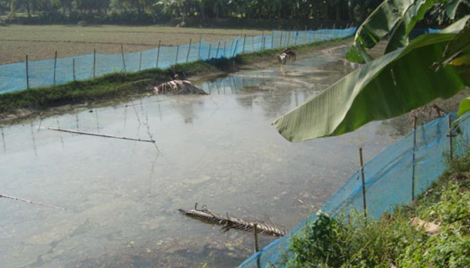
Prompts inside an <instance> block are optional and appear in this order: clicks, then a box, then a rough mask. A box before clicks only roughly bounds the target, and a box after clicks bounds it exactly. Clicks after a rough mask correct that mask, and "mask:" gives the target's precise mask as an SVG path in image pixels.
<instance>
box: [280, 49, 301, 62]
mask: <svg viewBox="0 0 470 268" xmlns="http://www.w3.org/2000/svg"><path fill="white" fill-rule="evenodd" d="M277 59H278V61H279V63H280V64H287V63H288V62H295V61H296V60H297V54H296V53H295V51H294V50H293V49H292V48H290V47H288V48H286V49H284V50H283V51H281V53H279V54H278V55H277Z"/></svg>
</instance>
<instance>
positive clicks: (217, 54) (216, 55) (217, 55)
mask: <svg viewBox="0 0 470 268" xmlns="http://www.w3.org/2000/svg"><path fill="white" fill-rule="evenodd" d="M219 49H220V41H219V44H218V45H217V53H216V54H215V58H216V59H218V58H219Z"/></svg>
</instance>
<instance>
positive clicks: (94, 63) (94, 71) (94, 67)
mask: <svg viewBox="0 0 470 268" xmlns="http://www.w3.org/2000/svg"><path fill="white" fill-rule="evenodd" d="M95 76H96V49H93V78H95Z"/></svg>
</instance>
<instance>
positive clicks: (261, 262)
mask: <svg viewBox="0 0 470 268" xmlns="http://www.w3.org/2000/svg"><path fill="white" fill-rule="evenodd" d="M455 118H456V115H455V113H454V114H449V115H447V116H445V117H441V118H437V119H435V120H433V121H431V122H429V123H427V124H425V125H423V126H420V127H418V128H417V129H416V131H413V132H411V133H409V134H408V135H407V136H405V137H403V138H402V139H401V140H399V141H398V142H396V143H394V144H393V145H392V146H390V147H389V148H388V149H386V150H385V151H383V152H382V153H381V154H379V155H378V156H376V157H375V158H374V159H372V160H371V161H370V162H369V163H367V164H366V165H365V166H364V174H365V187H366V201H367V202H366V203H367V214H368V217H374V218H376V219H378V218H379V217H380V215H382V214H383V213H384V212H386V211H392V210H393V208H394V207H395V206H397V205H404V204H409V203H410V202H411V201H412V189H413V187H412V183H413V179H412V178H413V172H414V189H415V190H414V195H415V196H418V195H419V194H420V193H423V192H424V191H426V189H428V188H429V186H431V184H432V182H434V181H436V180H437V179H438V178H439V177H440V175H441V174H442V173H443V172H444V169H445V167H446V163H447V162H448V159H449V158H450V152H451V150H450V148H451V143H450V137H449V133H451V134H452V135H456V136H455V137H453V138H452V144H453V150H452V151H453V155H454V157H456V156H460V155H464V154H465V153H466V152H468V151H469V149H470V147H469V144H470V143H469V141H470V140H469V136H470V119H469V118H470V113H469V114H466V115H463V116H462V117H461V118H459V119H458V120H457V121H455V122H454V124H453V126H452V128H450V127H449V125H450V124H449V123H450V121H451V120H452V119H455ZM450 130H452V131H450ZM414 135H416V145H414ZM413 155H414V156H415V157H414V159H415V160H414V161H413ZM413 167H414V171H413ZM361 176H362V175H361V170H360V169H359V170H358V171H357V172H356V173H355V174H353V175H352V176H351V177H350V178H349V179H348V180H347V181H346V183H345V184H344V185H343V186H342V187H341V188H340V189H339V190H338V191H337V192H336V193H335V194H334V195H333V196H332V197H331V198H330V199H329V200H328V201H327V202H326V203H325V204H324V205H323V207H322V208H321V211H322V212H324V213H327V214H329V215H332V216H334V215H339V214H342V215H347V214H348V212H350V211H351V210H356V211H360V212H362V211H363V210H364V208H363V194H362V179H361ZM315 219H316V214H313V215H311V216H309V217H308V218H307V219H306V220H304V221H303V222H301V223H300V224H299V225H298V226H297V227H295V228H294V229H292V230H291V231H290V232H289V233H288V234H287V235H286V236H284V237H282V238H279V239H277V240H275V241H273V242H272V243H271V244H269V245H268V246H266V247H265V248H264V249H262V250H261V251H259V252H258V253H256V254H255V255H253V256H252V257H250V258H249V259H247V260H246V261H245V262H243V263H242V264H241V265H240V266H239V267H240V268H273V267H276V268H280V267H285V265H286V258H288V257H286V256H288V254H287V253H288V248H289V241H290V240H291V238H292V237H294V236H295V235H297V234H300V232H302V231H303V230H304V227H305V226H308V225H309V224H311V223H312V222H314V221H315Z"/></svg>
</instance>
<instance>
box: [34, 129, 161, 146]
mask: <svg viewBox="0 0 470 268" xmlns="http://www.w3.org/2000/svg"><path fill="white" fill-rule="evenodd" d="M41 129H48V130H52V131H58V132H65V133H72V134H79V135H86V136H95V137H101V138H110V139H119V140H128V141H139V142H150V143H155V141H154V140H145V139H134V138H126V137H119V136H112V135H104V134H97V133H91V132H83V131H75V130H68V129H60V128H53V127H47V128H41Z"/></svg>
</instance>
